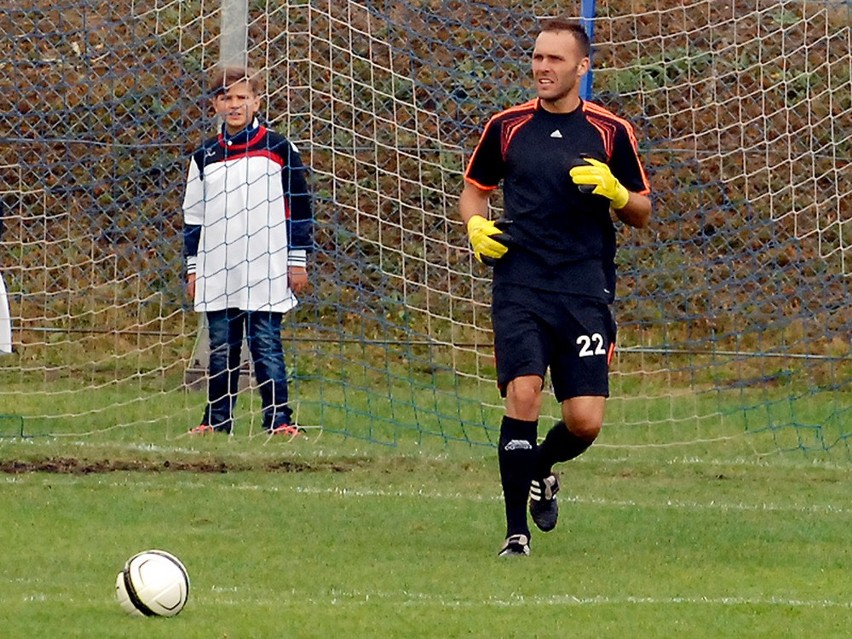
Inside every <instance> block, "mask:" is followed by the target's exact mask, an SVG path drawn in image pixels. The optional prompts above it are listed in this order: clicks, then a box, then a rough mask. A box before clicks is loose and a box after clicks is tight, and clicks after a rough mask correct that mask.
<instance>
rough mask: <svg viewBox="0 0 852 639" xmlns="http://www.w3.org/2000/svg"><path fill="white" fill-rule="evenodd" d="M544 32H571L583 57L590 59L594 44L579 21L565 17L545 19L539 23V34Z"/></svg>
mask: <svg viewBox="0 0 852 639" xmlns="http://www.w3.org/2000/svg"><path fill="white" fill-rule="evenodd" d="M542 31H569V32H571V34H572V35H573V36H574V39H575V40H576V41H577V44H579V45H580V50H581V51H582V52H583V56H585V57H587V58H588V57H589V56H590V55H591V53H592V43H591V42H590V41H589V34H588V33H586V30H585V29H584V28H583V27H582V26H581V25H580V23H579V22H578V21H577V20H573V19H572V18H568V17H565V16H562V17H558V18H544V19H542V20H541V21H540V22H539V33H541V32H542Z"/></svg>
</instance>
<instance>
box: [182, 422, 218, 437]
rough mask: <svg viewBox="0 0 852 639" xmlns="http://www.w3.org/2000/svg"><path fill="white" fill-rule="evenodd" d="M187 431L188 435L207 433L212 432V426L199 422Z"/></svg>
mask: <svg viewBox="0 0 852 639" xmlns="http://www.w3.org/2000/svg"><path fill="white" fill-rule="evenodd" d="M188 432H189V434H190V435H208V434H211V433H213V427H212V426H208V425H207V424H199V425H198V426H196V427H195V428H190V429H189V431H188Z"/></svg>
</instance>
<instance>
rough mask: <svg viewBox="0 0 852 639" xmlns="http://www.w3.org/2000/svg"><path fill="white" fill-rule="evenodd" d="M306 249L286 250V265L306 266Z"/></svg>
mask: <svg viewBox="0 0 852 639" xmlns="http://www.w3.org/2000/svg"><path fill="white" fill-rule="evenodd" d="M307 265H308V251H307V250H305V249H290V250H289V251H288V252H287V266H307Z"/></svg>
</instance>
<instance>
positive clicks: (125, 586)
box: [115, 550, 189, 617]
mask: <svg viewBox="0 0 852 639" xmlns="http://www.w3.org/2000/svg"><path fill="white" fill-rule="evenodd" d="M115 597H116V599H118V603H119V605H120V606H121V608H122V610H124V611H125V612H126V613H127V614H129V615H133V616H136V617H174V616H175V615H176V614H178V613H179V612H180V611H181V610H183V607H184V606H185V605H186V600H187V598H188V597H189V574H188V573H187V572H186V567H185V566H184V565H183V563H181V561H180V559H178V558H177V557H175V556H174V555H173V554H171V553H168V552H166V551H165V550H145V551H143V552H140V553H137V554H135V555H133V556H132V557H131V558H130V559H128V560H127V562H126V563H125V564H124V568H123V569H122V571H121V572H120V573H118V577H117V578H116V580H115Z"/></svg>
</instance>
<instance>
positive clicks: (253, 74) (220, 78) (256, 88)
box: [207, 66, 263, 97]
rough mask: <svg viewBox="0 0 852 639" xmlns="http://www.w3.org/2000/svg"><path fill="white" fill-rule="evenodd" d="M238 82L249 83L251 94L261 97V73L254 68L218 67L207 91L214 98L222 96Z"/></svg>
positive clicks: (211, 75)
mask: <svg viewBox="0 0 852 639" xmlns="http://www.w3.org/2000/svg"><path fill="white" fill-rule="evenodd" d="M237 82H248V83H249V88H251V92H252V93H254V94H255V95H260V93H261V91H262V90H263V87H262V86H261V84H262V83H261V77H260V72H258V71H257V70H256V69H253V68H252V67H237V66H225V67H223V66H218V67H215V68H214V69H213V70H212V71H211V72H210V77H209V79H208V81H207V90H208V91H209V92H210V95H211V96H212V97H216V96H217V95H221V94H222V93H224V92H225V91H227V90H228V87H230V86H233V85H234V84H236V83H237Z"/></svg>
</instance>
